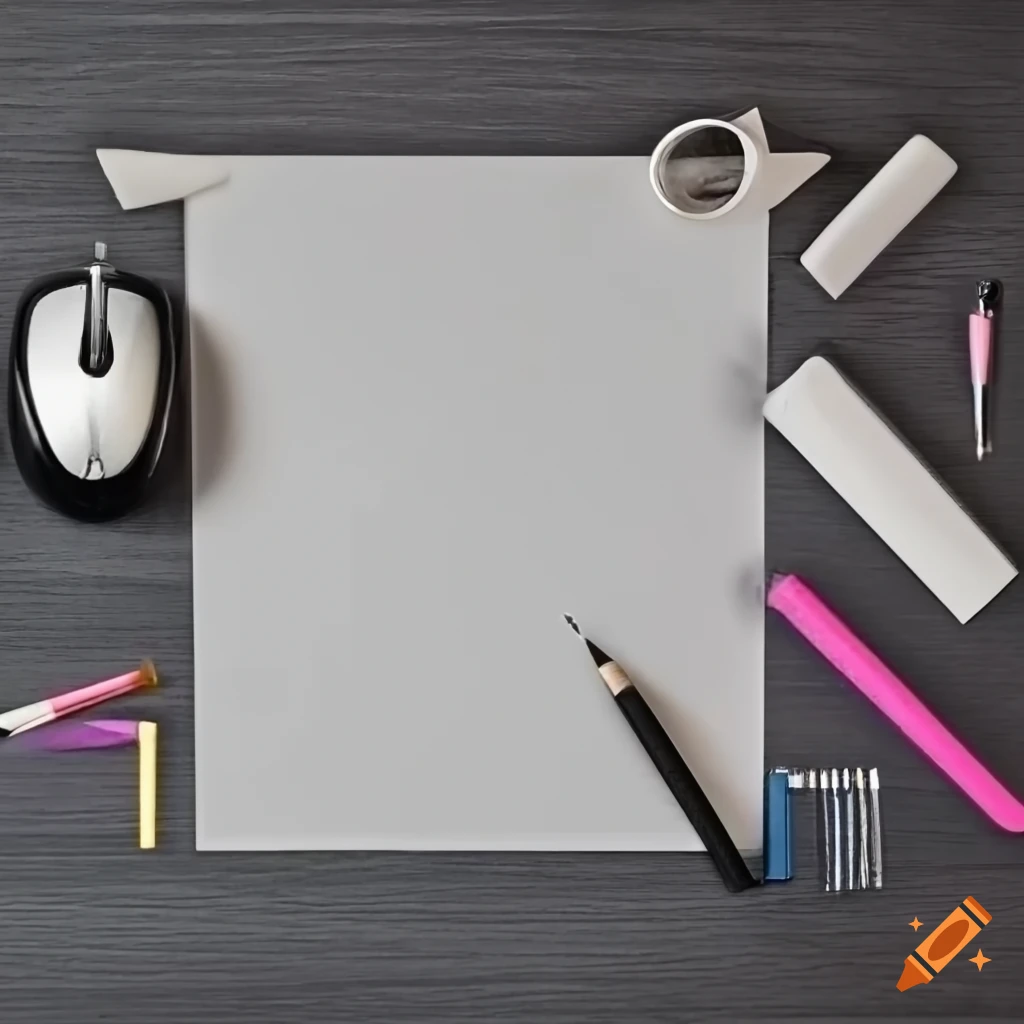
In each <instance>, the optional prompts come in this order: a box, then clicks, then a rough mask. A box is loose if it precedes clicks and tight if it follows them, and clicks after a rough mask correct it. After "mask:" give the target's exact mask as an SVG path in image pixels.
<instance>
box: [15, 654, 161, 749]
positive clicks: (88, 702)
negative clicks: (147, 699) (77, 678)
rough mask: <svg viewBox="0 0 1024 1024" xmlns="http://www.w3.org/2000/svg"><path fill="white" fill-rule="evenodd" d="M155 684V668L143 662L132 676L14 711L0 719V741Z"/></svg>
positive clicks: (127, 674)
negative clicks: (4, 737)
mask: <svg viewBox="0 0 1024 1024" xmlns="http://www.w3.org/2000/svg"><path fill="white" fill-rule="evenodd" d="M156 684H157V675H156V667H155V666H154V665H153V662H151V661H149V660H146V661H144V662H143V663H142V664H141V665H140V666H139V667H138V668H137V669H135V671H134V672H126V673H124V675H120V676H114V678H113V679H105V680H104V681H103V682H101V683H93V684H92V685H90V686H83V687H81V688H80V689H78V690H72V691H71V692H70V693H63V694H61V695H60V696H58V697H51V698H50V699H49V700H41V701H37V702H36V703H35V704H26V705H25V706H24V707H22V708H15V709H14V710H13V711H8V712H6V713H5V714H2V715H0V737H3V736H15V735H17V734H18V733H21V732H26V731H27V730H28V729H35V728H37V727H38V726H40V725H46V723H47V722H52V721H54V720H55V719H57V718H63V717H64V716H65V715H70V714H74V712H76V711H81V710H82V709H83V708H90V707H92V706H93V705H94V704H101V703H102V702H103V701H106V700H111V699H112V698H114V697H120V696H122V695H123V694H126V693H131V692H132V690H139V689H142V688H143V687H146V686H156Z"/></svg>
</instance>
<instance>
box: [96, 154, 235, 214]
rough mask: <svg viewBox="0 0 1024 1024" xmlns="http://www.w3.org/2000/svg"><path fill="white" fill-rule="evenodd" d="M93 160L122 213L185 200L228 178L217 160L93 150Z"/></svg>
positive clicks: (224, 164)
mask: <svg viewBox="0 0 1024 1024" xmlns="http://www.w3.org/2000/svg"><path fill="white" fill-rule="evenodd" d="M96 157H97V159H98V160H99V162H100V167H102V168H103V173H104V174H105V175H106V176H107V181H108V182H110V186H111V188H112V189H113V190H114V195H115V196H116V197H117V201H118V202H119V203H120V204H121V208H122V209H124V210H136V209H138V208H140V207H143V206H154V205H156V204H157V203H168V202H172V201H174V200H176V199H185V198H186V197H187V196H190V195H193V194H195V193H196V192H200V191H202V190H203V189H207V188H211V187H212V186H214V185H219V184H221V183H222V182H225V181H227V180H228V178H229V177H230V176H231V165H230V163H229V162H228V161H227V160H225V159H224V158H223V157H219V156H195V155H190V154H187V153H149V152H146V151H145V150H139V149H97V150H96Z"/></svg>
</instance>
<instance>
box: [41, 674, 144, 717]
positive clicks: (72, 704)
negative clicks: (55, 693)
mask: <svg viewBox="0 0 1024 1024" xmlns="http://www.w3.org/2000/svg"><path fill="white" fill-rule="evenodd" d="M146 671H147V669H146V667H145V665H144V666H143V667H142V668H139V669H136V670H135V671H134V672H126V673H125V674H124V675H121V676H115V677H114V678H113V679H104V680H103V682H102V683H92V684H91V685H90V686H83V687H81V688H80V689H78V690H72V691H71V693H62V694H61V695H60V696H59V697H51V698H50V705H51V706H52V708H53V713H54V714H55V715H60V714H62V713H63V712H65V711H69V710H72V709H77V708H84V707H90V706H92V705H93V704H99V703H100V702H101V701H104V700H107V699H108V698H109V697H117V696H120V695H121V694H122V693H124V692H126V691H128V690H134V689H135V688H136V687H139V686H145V685H147V683H148V682H149V680H148V679H146V678H144V674H145V673H146Z"/></svg>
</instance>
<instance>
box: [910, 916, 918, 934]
mask: <svg viewBox="0 0 1024 1024" xmlns="http://www.w3.org/2000/svg"><path fill="white" fill-rule="evenodd" d="M907 924H909V925H910V927H911V928H913V929H914V931H915V932H916V931H917V929H918V928H920V927H921V922H920V921H918V919H917V917H915V918H914V920H913V921H908V922H907Z"/></svg>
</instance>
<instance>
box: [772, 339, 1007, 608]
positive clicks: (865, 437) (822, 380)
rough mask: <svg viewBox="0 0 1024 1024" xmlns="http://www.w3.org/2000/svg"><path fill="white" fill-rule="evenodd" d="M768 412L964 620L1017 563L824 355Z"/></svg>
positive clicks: (783, 387)
mask: <svg viewBox="0 0 1024 1024" xmlns="http://www.w3.org/2000/svg"><path fill="white" fill-rule="evenodd" d="M764 415H765V419H767V420H768V422H769V423H771V424H772V426H773V427H775V428H776V430H778V431H779V433H781V434H782V435H783V436H784V437H785V438H786V440H787V441H789V443H790V444H792V445H793V447H794V448H796V450H797V451H798V452H800V454H801V455H803V457H804V458H805V459H806V460H807V461H808V462H809V463H810V464H811V465H812V466H813V467H814V468H815V469H816V470H817V471H818V472H819V473H820V474H821V475H822V477H824V479H825V481H826V482H827V483H829V484H830V485H831V486H832V487H833V488H834V489H835V490H836V491H837V492H838V494H839V495H840V496H841V497H842V498H843V499H844V500H845V501H846V502H847V503H848V504H849V505H850V507H851V508H852V509H853V510H854V512H856V513H857V514H858V515H859V516H860V517H861V518H862V519H863V520H864V522H866V523H867V524H868V526H870V527H871V528H872V529H873V530H874V531H875V533H877V534H878V536H879V537H881V538H882V540H884V541H885V543H886V544H888V545H889V547H890V548H892V550H893V551H894V552H895V553H896V554H897V555H899V557H900V558H901V559H903V561H904V562H905V563H906V564H907V566H909V568H910V569H912V570H913V571H914V572H915V573H916V574H917V575H918V577H920V579H921V581H922V582H923V583H924V584H925V586H927V587H928V589H929V590H931V592H932V593H933V594H934V595H935V596H936V597H937V598H938V599H939V600H940V601H941V602H942V603H943V604H944V605H945V606H946V607H947V608H948V609H949V610H950V611H951V612H952V613H953V614H954V615H955V616H956V617H957V618H958V619H959V620H960V622H967V620H968V619H970V618H972V617H973V616H974V615H976V614H977V613H978V612H979V611H981V609H982V608H984V607H985V605H987V604H988V603H989V601H991V600H992V598H994V597H995V596H996V594H998V593H999V591H1001V590H1002V589H1003V588H1004V587H1005V586H1006V585H1007V584H1008V583H1009V582H1010V580H1012V579H1013V578H1014V576H1016V575H1017V570H1016V568H1015V567H1014V565H1013V563H1012V562H1011V561H1010V560H1009V558H1007V557H1006V555H1005V554H1004V553H1003V552H1002V551H1001V550H1000V549H999V548H998V547H997V546H996V544H995V543H994V542H993V541H992V539H991V538H990V537H989V536H988V535H987V534H986V533H985V531H984V530H982V529H981V527H980V526H978V524H977V523H975V522H974V520H973V519H972V518H971V517H970V515H969V514H968V513H967V512H966V511H965V510H964V508H963V507H962V506H961V505H960V503H959V502H958V501H957V500H956V499H955V498H954V497H953V496H952V495H951V494H950V492H949V491H948V490H947V489H946V487H945V485H944V484H943V483H942V481H941V480H939V478H938V477H937V476H936V475H935V474H934V473H933V472H932V470H931V469H930V468H929V467H928V466H926V465H925V464H924V463H923V462H922V461H921V459H920V457H919V456H918V455H917V454H916V453H914V452H913V451H912V450H911V449H910V448H908V447H907V445H906V443H905V442H904V441H903V439H902V438H901V437H900V436H899V435H898V434H897V433H896V432H895V431H894V430H893V429H892V427H890V426H889V424H888V423H886V421H885V420H884V419H883V418H882V417H881V416H880V415H879V414H878V413H877V412H875V410H874V409H872V408H871V406H870V405H869V404H868V403H867V402H866V401H865V400H864V399H863V398H862V397H861V396H860V395H859V394H858V392H857V391H856V389H855V388H854V387H853V386H852V385H851V384H850V383H849V382H848V381H847V380H846V379H845V378H844V377H843V375H842V374H841V373H840V372H839V371H838V370H837V369H836V368H835V367H834V366H833V365H832V363H830V362H829V361H828V360H827V359H825V358H823V357H822V356H813V357H812V358H810V359H808V360H807V362H805V363H804V364H803V365H802V366H801V367H800V369H799V370H797V371H796V373H794V374H793V376H792V377H790V378H789V379H788V380H787V381H785V382H784V383H782V384H780V385H779V387H777V388H776V389H775V390H774V391H772V392H771V393H770V394H769V395H768V398H767V400H766V401H765V403H764Z"/></svg>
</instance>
